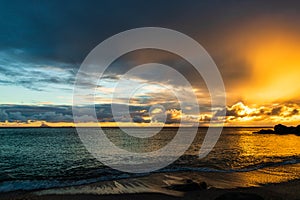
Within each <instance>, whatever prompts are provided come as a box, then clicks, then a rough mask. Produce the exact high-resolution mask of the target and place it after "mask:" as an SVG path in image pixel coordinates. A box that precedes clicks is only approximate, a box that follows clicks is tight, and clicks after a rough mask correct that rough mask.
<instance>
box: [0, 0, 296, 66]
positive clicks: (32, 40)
mask: <svg viewBox="0 0 300 200" xmlns="http://www.w3.org/2000/svg"><path fill="white" fill-rule="evenodd" d="M0 4H1V6H0V13H1V14H0V15H1V17H0V27H1V33H0V41H1V42H0V50H16V51H18V52H19V53H20V52H21V53H20V57H21V58H23V59H26V60H27V61H30V62H46V61H48V62H52V61H56V62H59V63H72V64H74V67H78V65H76V66H75V64H79V63H81V62H82V61H83V59H84V57H85V56H86V55H87V54H88V53H89V51H90V50H91V49H92V48H94V47H95V46H96V45H97V44H99V43H100V42H101V41H103V40H104V39H106V38H107V37H109V36H111V35H114V34H116V33H118V32H120V31H124V30H127V29H131V28H136V27H143V26H162V27H166V28H172V29H175V30H178V31H182V32H184V33H186V34H187V35H190V36H192V37H193V38H196V39H197V40H198V41H199V42H200V43H201V44H203V45H204V47H206V48H208V50H214V48H215V47H216V46H218V44H215V43H214V41H218V40H219V39H220V38H222V37H224V35H222V34H223V31H222V29H223V28H226V27H227V26H228V27H227V28H230V27H231V26H234V24H235V22H238V21H240V22H243V21H246V19H248V18H252V17H253V16H257V15H268V14H274V13H275V14H280V13H283V14H288V13H289V12H291V13H295V12H294V11H295V10H296V8H297V7H298V8H299V2H297V1H158V0H155V1H147V2H146V1H96V0H91V1H82V0H76V1H58V0H54V1H38V0H31V1H11V0H9V1H8V0H7V1H4V0H2V1H1V2H0ZM18 52H17V53H18ZM213 57H215V58H216V59H217V60H218V61H217V63H218V62H220V64H222V56H221V58H219V55H217V54H215V55H214V54H213Z"/></svg>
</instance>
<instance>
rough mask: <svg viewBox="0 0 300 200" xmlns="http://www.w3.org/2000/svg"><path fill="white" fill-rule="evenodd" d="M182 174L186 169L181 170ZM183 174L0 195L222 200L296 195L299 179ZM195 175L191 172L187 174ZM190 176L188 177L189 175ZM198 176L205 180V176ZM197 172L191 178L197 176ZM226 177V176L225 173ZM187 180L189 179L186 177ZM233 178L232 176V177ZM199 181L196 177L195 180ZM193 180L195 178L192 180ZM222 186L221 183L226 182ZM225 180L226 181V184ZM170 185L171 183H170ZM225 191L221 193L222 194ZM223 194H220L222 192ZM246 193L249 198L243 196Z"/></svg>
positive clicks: (44, 199) (13, 198)
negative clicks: (254, 180)
mask: <svg viewBox="0 0 300 200" xmlns="http://www.w3.org/2000/svg"><path fill="white" fill-rule="evenodd" d="M185 175H186V173H185ZM185 175H184V174H176V176H174V174H172V175H168V174H155V175H151V176H150V177H141V178H133V179H122V180H117V181H106V182H99V183H93V184H88V185H82V186H74V187H68V188H56V189H47V190H38V191H31V192H22V191H18V192H10V193H4V194H0V199H3V200H8V199H10V200H17V199H27V200H29V199H32V200H53V199H54V200H56V199H57V200H71V199H72V200H93V199H98V200H111V199H113V200H114V199H125V200H126V199H128V200H129V199H130V200H132V199H133V200H134V199H138V200H139V199H140V200H148V199H167V200H168V199H204V200H206V199H207V200H214V199H217V198H218V200H220V199H221V200H222V199H224V200H226V199H232V200H234V199H254V200H255V199H258V200H259V199H266V200H271V199H272V200H280V199H291V200H293V199H295V200H296V199H300V190H299V188H300V179H297V180H292V181H288V182H282V183H272V184H265V185H256V186H250V185H251V184H245V185H244V186H243V187H236V183H233V184H232V188H229V187H228V186H229V185H230V180H228V181H227V182H226V183H222V184H221V183H220V184H219V185H218V186H217V187H215V186H212V184H211V183H216V182H217V181H219V182H222V181H220V180H221V179H219V180H216V181H208V182H207V183H208V184H207V188H195V187H189V186H187V187H185V186H186V185H188V184H186V183H185V182H186V176H185ZM189 175H191V176H192V177H196V175H195V174H194V175H193V174H190V173H189ZM191 176H190V177H191ZM201 177H202V180H208V179H206V178H205V177H203V176H202V175H201ZM198 178H199V176H198V177H197V178H195V179H198ZM226 178H227V177H226ZM188 180H190V179H188ZM232 180H234V179H232ZM198 181H199V180H198ZM193 183H195V180H193ZM226 184H227V186H226V188H222V185H226ZM228 184H229V185H228ZM174 185H175V186H176V185H177V186H178V185H180V186H184V187H185V188H186V189H187V190H186V191H178V190H177V189H178V188H176V187H175V188H173V186H174ZM170 186H172V187H170ZM224 194H225V196H224ZM222 195H223V196H222ZM246 197H249V198H246Z"/></svg>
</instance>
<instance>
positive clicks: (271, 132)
mask: <svg viewBox="0 0 300 200" xmlns="http://www.w3.org/2000/svg"><path fill="white" fill-rule="evenodd" d="M254 133H259V134H274V133H275V131H273V130H271V129H261V130H259V131H257V132H254Z"/></svg>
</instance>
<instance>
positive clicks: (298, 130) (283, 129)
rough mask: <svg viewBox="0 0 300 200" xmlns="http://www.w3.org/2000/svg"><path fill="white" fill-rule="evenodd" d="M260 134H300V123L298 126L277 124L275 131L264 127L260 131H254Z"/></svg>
mask: <svg viewBox="0 0 300 200" xmlns="http://www.w3.org/2000/svg"><path fill="white" fill-rule="evenodd" d="M254 133H258V134H278V135H286V134H295V135H299V136H300V125H298V126H297V127H294V126H290V127H288V126H285V125H282V124H277V125H275V126H274V131H273V130H270V129H267V130H266V129H262V130H260V131H258V132H254Z"/></svg>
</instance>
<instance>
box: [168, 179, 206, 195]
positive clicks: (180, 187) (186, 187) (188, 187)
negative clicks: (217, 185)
mask: <svg viewBox="0 0 300 200" xmlns="http://www.w3.org/2000/svg"><path fill="white" fill-rule="evenodd" d="M166 188H168V189H171V190H177V191H183V192H185V191H195V190H205V189H207V184H206V183H205V182H201V183H197V182H194V181H193V180H191V179H188V180H186V182H185V183H183V184H174V185H170V186H167V187H166Z"/></svg>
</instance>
